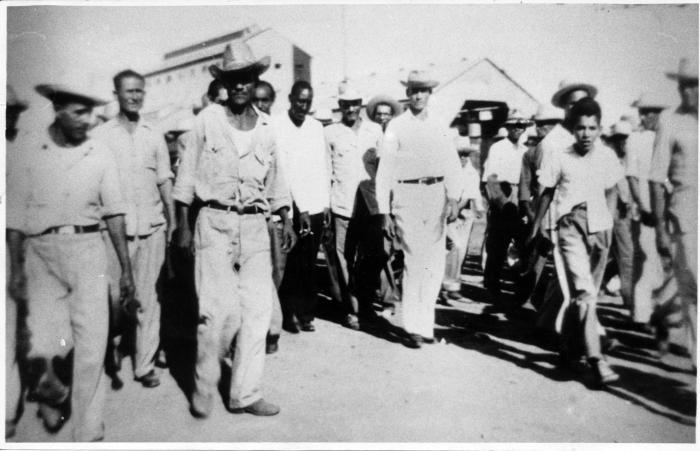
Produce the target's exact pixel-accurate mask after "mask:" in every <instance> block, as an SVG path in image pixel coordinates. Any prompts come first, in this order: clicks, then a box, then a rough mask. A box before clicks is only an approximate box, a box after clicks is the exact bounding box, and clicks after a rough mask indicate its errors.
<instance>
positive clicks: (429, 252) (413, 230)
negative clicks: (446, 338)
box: [392, 183, 446, 338]
mask: <svg viewBox="0 0 700 451" xmlns="http://www.w3.org/2000/svg"><path fill="white" fill-rule="evenodd" d="M445 204H446V197H445V186H444V185H443V184H442V183H435V184H433V185H420V184H415V185H414V184H405V183H402V184H398V185H397V186H396V188H395V189H394V199H393V205H392V211H393V215H394V218H395V221H396V227H397V233H398V235H399V240H400V243H401V248H402V249H403V252H404V265H405V266H404V274H403V292H402V297H401V308H402V319H403V326H404V329H405V330H406V332H408V333H411V334H420V335H422V336H423V337H426V338H432V337H433V326H434V323H435V301H436V300H437V297H438V294H439V292H440V284H441V282H442V278H443V276H444V274H445V233H446V232H445V229H446V227H445V213H444V212H445Z"/></svg>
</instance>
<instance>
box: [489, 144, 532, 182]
mask: <svg viewBox="0 0 700 451" xmlns="http://www.w3.org/2000/svg"><path fill="white" fill-rule="evenodd" d="M525 152H527V147H526V146H525V145H524V144H522V143H520V142H516V143H513V142H511V141H510V139H508V138H505V139H502V140H500V141H497V142H495V143H493V144H492V145H491V147H490V148H489V154H488V156H487V157H486V161H485V162H484V175H483V177H482V180H483V181H484V182H486V181H487V180H488V178H489V177H490V176H492V175H496V177H498V181H499V182H508V183H511V184H513V185H517V184H518V183H519V182H520V170H521V169H522V167H523V154H524V153H525Z"/></svg>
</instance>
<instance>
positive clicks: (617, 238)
mask: <svg viewBox="0 0 700 451" xmlns="http://www.w3.org/2000/svg"><path fill="white" fill-rule="evenodd" d="M610 252H611V253H612V256H613V258H614V259H615V263H616V265H617V272H618V275H619V277H620V296H622V302H623V303H624V305H625V307H629V308H632V307H633V295H634V240H633V238H632V219H631V218H630V215H629V213H626V214H623V213H621V212H618V214H617V217H616V218H615V220H614V222H613V238H612V246H611V248H610Z"/></svg>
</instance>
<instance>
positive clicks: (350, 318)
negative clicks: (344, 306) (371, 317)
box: [343, 313, 360, 330]
mask: <svg viewBox="0 0 700 451" xmlns="http://www.w3.org/2000/svg"><path fill="white" fill-rule="evenodd" d="M343 325H344V326H345V327H347V328H348V329H352V330H360V321H359V320H358V319H357V315H353V314H352V313H348V315H347V316H346V317H345V321H344V322H343Z"/></svg>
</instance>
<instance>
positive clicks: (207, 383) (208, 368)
mask: <svg viewBox="0 0 700 451" xmlns="http://www.w3.org/2000/svg"><path fill="white" fill-rule="evenodd" d="M194 246H195V284H196V287H197V296H198V298H199V324H198V326H197V363H196V368H195V394H194V395H195V396H200V397H204V398H210V397H212V396H213V395H214V393H215V392H216V386H217V383H218V381H219V378H220V361H221V359H223V357H225V356H226V355H227V354H228V351H229V350H230V348H231V343H232V341H233V338H234V337H235V338H236V342H235V349H234V352H233V361H232V367H231V379H230V388H229V393H228V405H229V408H241V407H245V406H248V405H250V404H253V403H254V402H256V401H258V400H259V399H261V398H262V394H261V389H260V385H261V380H262V374H263V366H264V363H265V335H266V334H267V330H268V328H269V326H270V317H271V315H272V291H273V287H274V285H273V282H272V265H271V262H270V236H269V232H268V229H267V223H266V220H265V217H264V216H263V215H262V214H256V215H239V214H236V213H234V212H226V211H220V210H214V209H210V208H203V209H202V210H201V211H200V213H199V217H198V218H197V224H196V226H195V235H194Z"/></svg>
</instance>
